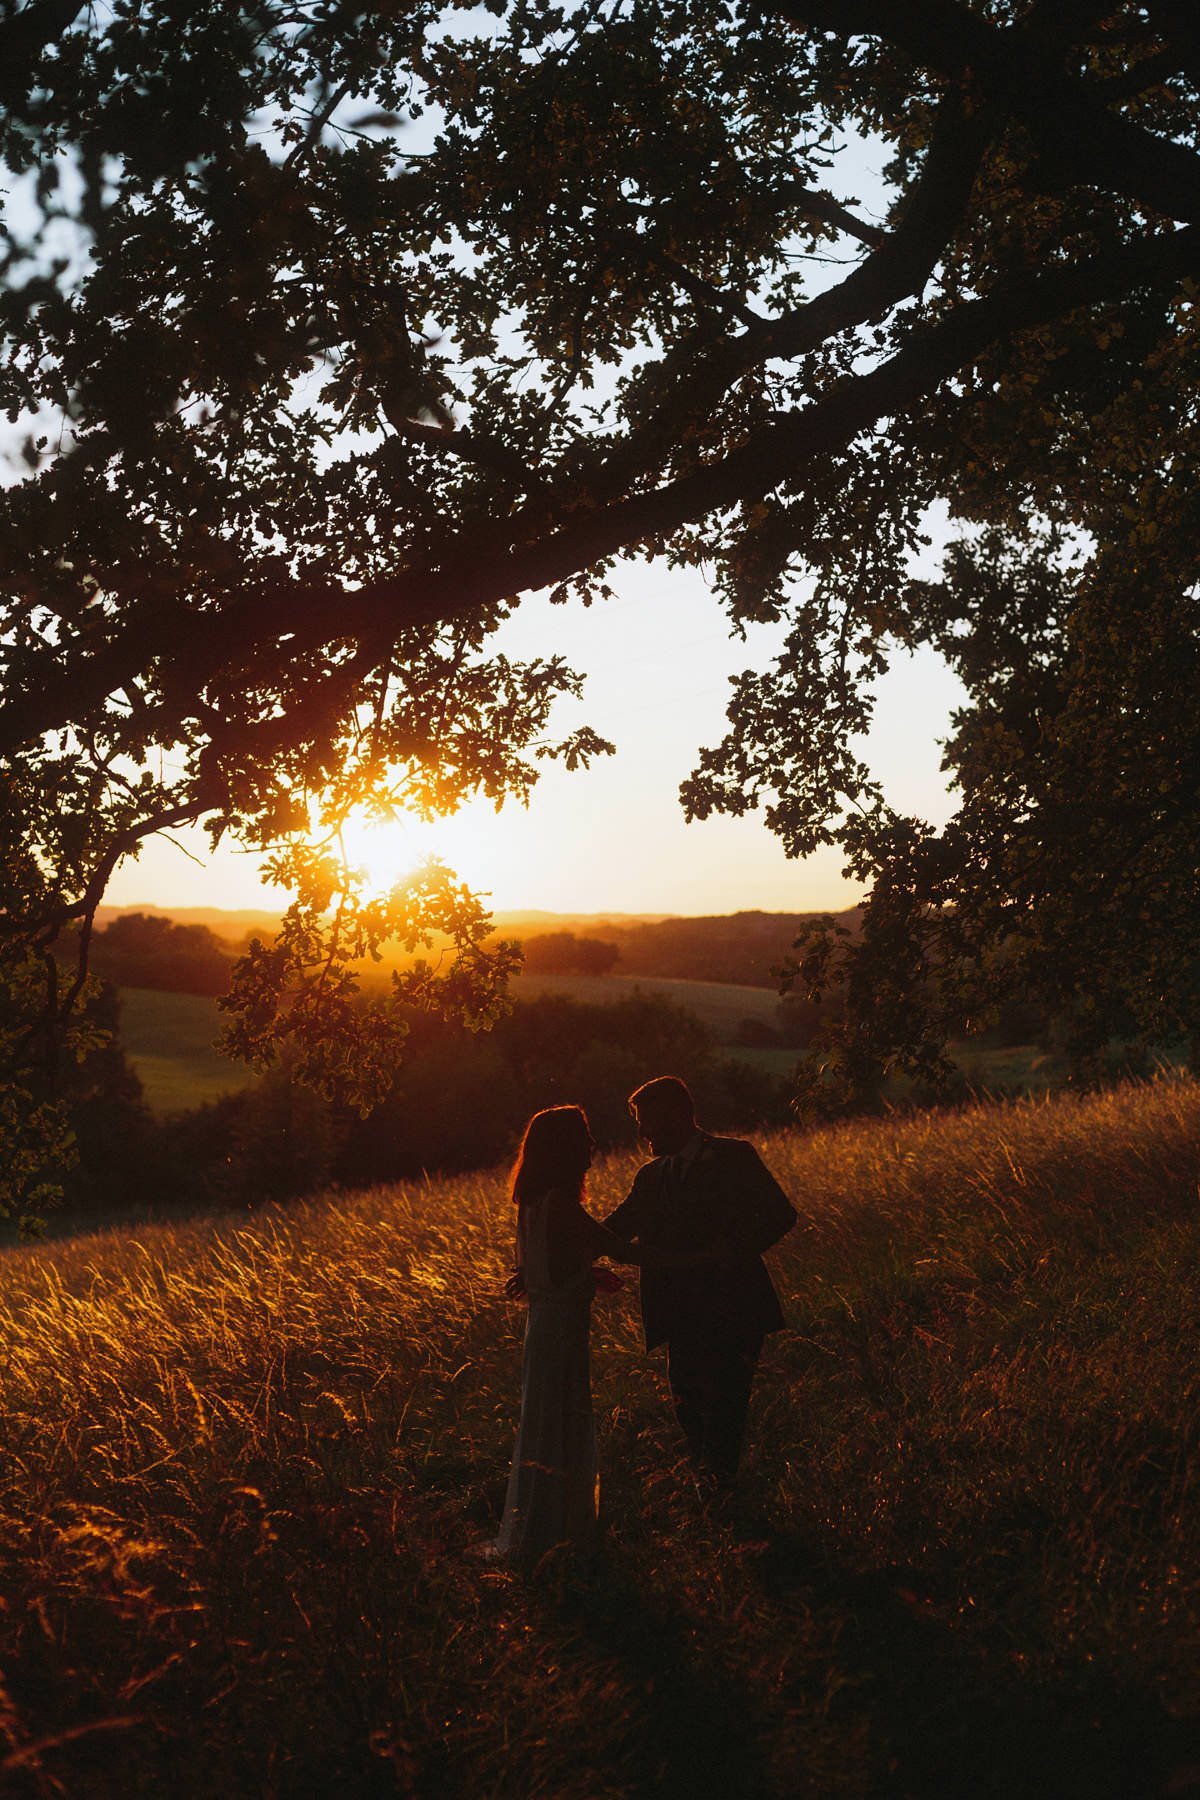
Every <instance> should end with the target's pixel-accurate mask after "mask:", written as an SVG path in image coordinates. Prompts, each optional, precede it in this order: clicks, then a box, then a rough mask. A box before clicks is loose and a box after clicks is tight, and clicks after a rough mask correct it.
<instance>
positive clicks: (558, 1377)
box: [496, 1194, 596, 1569]
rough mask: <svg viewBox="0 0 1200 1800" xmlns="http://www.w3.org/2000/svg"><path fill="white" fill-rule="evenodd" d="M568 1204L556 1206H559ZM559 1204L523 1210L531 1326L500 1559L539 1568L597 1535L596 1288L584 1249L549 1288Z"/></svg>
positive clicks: (535, 1203) (521, 1236)
mask: <svg viewBox="0 0 1200 1800" xmlns="http://www.w3.org/2000/svg"><path fill="white" fill-rule="evenodd" d="M563 1199H564V1197H563V1196H561V1195H560V1196H557V1200H558V1204H559V1205H560V1206H561V1205H562V1203H563ZM555 1200H556V1196H555V1195H553V1194H542V1195H539V1196H538V1197H537V1198H536V1199H535V1200H532V1201H530V1202H528V1203H527V1204H525V1205H524V1206H522V1207H521V1208H520V1212H519V1215H518V1222H517V1239H518V1249H519V1254H520V1261H521V1266H522V1268H523V1270H524V1275H525V1291H526V1293H527V1295H528V1297H529V1317H528V1320H527V1322H526V1326H525V1360H524V1367H523V1373H522V1379H521V1423H520V1426H519V1428H518V1431H517V1442H516V1447H515V1449H514V1451H513V1459H512V1468H511V1470H510V1471H509V1477H508V1492H507V1495H506V1497H505V1502H504V1517H503V1519H502V1520H501V1524H500V1534H499V1536H498V1538H497V1539H496V1550H497V1552H498V1554H500V1555H501V1556H505V1557H508V1558H511V1559H512V1560H513V1561H514V1562H516V1563H518V1564H520V1565H521V1566H522V1567H523V1568H527V1569H528V1568H532V1567H533V1566H534V1565H535V1564H536V1563H537V1562H538V1560H539V1559H540V1558H541V1557H542V1556H544V1555H545V1553H546V1551H547V1550H551V1549H553V1548H554V1547H555V1546H556V1545H558V1544H575V1545H580V1546H585V1547H586V1546H587V1545H588V1544H590V1543H591V1542H592V1539H593V1536H594V1534H595V1528H596V1431H595V1424H594V1421H593V1418H592V1388H591V1374H590V1369H589V1362H588V1336H589V1332H590V1328H591V1308H592V1295H593V1293H594V1291H595V1281H594V1278H593V1276H592V1267H591V1257H590V1255H589V1254H587V1252H586V1251H585V1250H584V1249H583V1247H582V1246H581V1247H580V1253H579V1254H578V1255H576V1256H574V1257H573V1259H572V1263H571V1266H570V1268H569V1270H568V1271H566V1273H565V1278H564V1279H562V1280H560V1281H559V1282H557V1283H556V1282H554V1281H552V1280H551V1278H550V1253H549V1243H548V1235H549V1230H550V1214H551V1210H552V1208H553V1207H554V1205H555Z"/></svg>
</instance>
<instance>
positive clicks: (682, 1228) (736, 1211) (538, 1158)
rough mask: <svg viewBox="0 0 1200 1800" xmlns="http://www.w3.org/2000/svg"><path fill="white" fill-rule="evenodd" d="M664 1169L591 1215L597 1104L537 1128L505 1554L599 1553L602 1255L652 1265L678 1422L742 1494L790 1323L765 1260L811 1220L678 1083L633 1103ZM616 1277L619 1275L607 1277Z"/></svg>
mask: <svg viewBox="0 0 1200 1800" xmlns="http://www.w3.org/2000/svg"><path fill="white" fill-rule="evenodd" d="M629 1107H630V1111H631V1112H632V1114H633V1116H634V1118H635V1120H636V1121H637V1128H638V1135H639V1137H641V1138H642V1139H643V1140H644V1141H645V1142H646V1143H647V1144H648V1145H649V1148H650V1151H651V1153H652V1156H653V1161H651V1162H648V1163H645V1164H643V1166H642V1167H641V1168H640V1169H639V1170H638V1172H637V1175H636V1177H635V1179H634V1183H633V1187H632V1188H631V1190H630V1193H629V1197H628V1198H627V1199H626V1200H624V1201H623V1202H622V1203H621V1205H620V1206H618V1207H617V1209H616V1211H615V1212H614V1213H611V1214H610V1215H609V1217H608V1218H607V1219H606V1220H605V1221H604V1223H603V1224H600V1223H598V1222H597V1220H595V1219H593V1218H592V1217H591V1215H590V1214H589V1213H588V1212H587V1211H586V1210H585V1208H584V1205H583V1191H584V1181H585V1178H586V1175H587V1171H588V1168H589V1166H590V1164H591V1160H592V1152H593V1151H594V1149H595V1144H594V1143H593V1141H592V1135H591V1132H590V1131H589V1129H588V1122H587V1115H586V1114H585V1113H584V1111H583V1109H582V1107H578V1106H555V1107H551V1108H549V1109H548V1110H547V1111H545V1112H539V1113H535V1114H534V1116H533V1118H532V1119H531V1120H530V1121H529V1125H528V1127H527V1129H526V1132H525V1137H524V1141H523V1143H522V1145H521V1150H520V1153H519V1155H518V1157H517V1163H516V1168H515V1170H514V1173H513V1200H514V1202H515V1204H516V1207H517V1264H518V1266H517V1270H516V1273H515V1274H514V1275H513V1277H512V1278H511V1280H510V1281H509V1283H508V1288H507V1291H508V1293H509V1294H510V1295H512V1296H513V1297H516V1296H522V1295H523V1296H525V1297H527V1298H528V1301H529V1318H528V1323H527V1325H526V1328H525V1361H524V1370H523V1375H522V1385H521V1423H520V1428H519V1430H518V1432H517V1442H516V1449H515V1450H514V1452H513V1460H512V1469H511V1472H510V1474H509V1478H508V1492H507V1496H506V1499H505V1504H504V1517H503V1520H502V1522H501V1525H500V1535H499V1537H498V1538H497V1540H496V1544H495V1553H496V1554H498V1555H500V1556H503V1557H507V1558H511V1559H512V1561H514V1562H515V1563H517V1564H519V1565H520V1566H521V1567H523V1568H531V1567H533V1566H534V1565H535V1564H536V1563H537V1562H538V1560H539V1559H540V1558H541V1557H542V1556H543V1555H544V1554H545V1553H546V1552H547V1551H548V1550H551V1549H553V1548H554V1547H555V1546H556V1545H559V1544H564V1543H569V1544H575V1545H583V1546H586V1545H587V1544H589V1543H590V1542H591V1540H592V1536H593V1533H594V1530H595V1524H596V1444H595V1432H594V1427H593V1423H592V1396H591V1384H590V1377H589V1371H588V1331H589V1326H590V1312H591V1303H592V1295H593V1293H594V1292H595V1290H596V1286H597V1276H598V1275H599V1279H600V1284H601V1285H603V1286H609V1285H611V1286H614V1287H616V1286H619V1285H620V1284H619V1282H617V1281H616V1279H615V1277H613V1276H611V1275H608V1274H607V1272H606V1271H599V1272H597V1271H594V1270H593V1268H592V1260H593V1258H594V1257H597V1256H603V1257H607V1258H609V1259H610V1260H611V1261H613V1262H627V1263H635V1264H637V1265H638V1266H639V1268H640V1269H641V1290H642V1321H643V1324H644V1326H645V1330H646V1348H647V1349H648V1350H653V1349H654V1348H655V1346H656V1345H658V1344H666V1346H667V1375H668V1380H669V1382H670V1388H671V1398H672V1401H673V1402H674V1406H675V1414H676V1417H677V1418H678V1420H679V1424H680V1427H681V1428H682V1431H683V1435H684V1438H685V1439H686V1442H687V1448H688V1453H689V1455H690V1457H691V1459H692V1462H693V1463H694V1465H695V1466H696V1469H697V1471H698V1472H699V1473H700V1474H701V1476H702V1477H703V1478H705V1479H706V1480H707V1481H708V1482H710V1483H712V1484H714V1485H715V1486H717V1487H718V1488H728V1487H729V1486H731V1485H732V1482H733V1478H734V1476H735V1474H736V1472H737V1465H738V1457H739V1455H740V1453H741V1446H742V1436H743V1433H744V1431H745V1425H746V1411H747V1408H748V1405H749V1401H750V1387H751V1383H752V1382H753V1379H754V1370H755V1366H756V1364H757V1362H758V1356H759V1351H760V1350H761V1348H762V1341H763V1338H764V1337H765V1336H766V1335H767V1334H768V1332H772V1331H778V1330H779V1329H780V1327H781V1326H782V1324H783V1315H782V1313H781V1312H780V1310H779V1302H778V1300H777V1299H776V1297H775V1290H774V1288H773V1287H772V1286H771V1280H770V1277H769V1275H768V1274H767V1271H766V1269H765V1268H764V1267H763V1262H762V1255H761V1253H762V1251H764V1250H766V1249H768V1248H769V1247H770V1246H771V1245H772V1244H774V1243H777V1242H778V1240H779V1239H780V1238H781V1237H783V1236H784V1234H785V1232H788V1231H790V1230H791V1228H792V1226H793V1225H794V1224H795V1222H796V1214H795V1212H794V1210H793V1208H792V1207H791V1205H790V1204H789V1202H788V1200H787V1198H786V1196H785V1195H784V1193H783V1191H782V1189H781V1188H780V1187H779V1185H778V1183H777V1182H776V1181H775V1179H774V1177H773V1176H772V1175H771V1174H770V1172H769V1171H768V1170H767V1168H766V1167H765V1166H764V1164H763V1162H762V1161H761V1159H760V1157H759V1155H758V1152H757V1151H756V1150H755V1149H754V1147H753V1145H751V1144H747V1143H743V1142H742V1141H741V1140H740V1139H738V1138H723V1137H713V1136H711V1135H710V1134H709V1133H708V1132H705V1131H701V1130H700V1128H699V1126H698V1125H697V1124H696V1114H695V1107H694V1105H693V1102H692V1096H691V1094H690V1092H689V1091H688V1088H687V1086H686V1084H685V1083H684V1082H682V1081H680V1080H678V1079H677V1078H676V1077H675V1076H673V1075H663V1076H660V1077H659V1078H658V1079H657V1080H655V1081H649V1082H647V1083H646V1085H645V1086H644V1087H640V1088H639V1089H638V1090H637V1092H636V1093H635V1094H633V1095H631V1096H630V1101H629ZM606 1277H607V1279H606Z"/></svg>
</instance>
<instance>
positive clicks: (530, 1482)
mask: <svg viewBox="0 0 1200 1800" xmlns="http://www.w3.org/2000/svg"><path fill="white" fill-rule="evenodd" d="M595 1147H596V1146H595V1144H594V1142H593V1141H592V1134H591V1131H590V1130H589V1129H588V1122H587V1115H586V1113H585V1112H584V1111H583V1108H582V1107H580V1106H552V1107H549V1108H547V1110H546V1111H545V1112H539V1113H535V1114H534V1115H533V1117H532V1119H530V1121H529V1124H528V1126H527V1127H526V1130H525V1137H524V1140H523V1141H522V1144H521V1148H520V1151H519V1153H518V1156H517V1161H516V1166H515V1167H514V1169H513V1182H512V1196H513V1201H514V1203H515V1204H516V1208H517V1263H518V1285H519V1286H520V1287H523V1289H524V1291H525V1293H526V1295H527V1296H528V1299H529V1319H528V1322H527V1324H526V1327H525V1361H524V1368H523V1373H522V1380H521V1423H520V1427H519V1429H518V1431H517V1442H516V1448H515V1450H514V1451H513V1459H512V1469H511V1471H510V1473H509V1477H508V1493H507V1496H506V1498H505V1502H504V1517H503V1520H502V1521H501V1524H500V1535H499V1537H498V1538H497V1540H496V1544H495V1552H496V1554H497V1555H500V1556H506V1557H511V1558H512V1559H513V1561H514V1562H516V1563H518V1564H520V1565H521V1566H522V1567H524V1568H531V1567H532V1566H533V1565H534V1564H535V1563H536V1562H537V1561H538V1559H539V1558H540V1557H541V1556H543V1555H544V1554H545V1552H546V1551H547V1550H550V1549H551V1548H553V1546H554V1545H556V1544H563V1543H569V1544H576V1545H581V1546H585V1547H586V1546H587V1545H588V1544H589V1543H590V1542H591V1540H592V1537H593V1534H594V1532H595V1526H596V1435H595V1427H594V1424H593V1421H592V1390H591V1379H590V1373H589V1368H588V1331H589V1328H590V1324H591V1306H592V1295H593V1293H594V1292H595V1289H596V1276H595V1274H594V1272H593V1269H592V1258H593V1257H595V1256H608V1257H611V1258H612V1259H613V1260H614V1261H618V1262H642V1261H645V1260H646V1259H647V1257H646V1253H644V1252H641V1251H638V1250H635V1249H634V1248H633V1247H632V1246H631V1245H629V1244H627V1243H624V1242H623V1241H622V1239H620V1238H618V1237H616V1236H614V1235H613V1233H612V1232H610V1231H606V1230H605V1229H604V1227H603V1225H599V1224H597V1222H596V1220H595V1219H593V1218H591V1217H590V1215H589V1214H588V1213H587V1212H586V1211H585V1210H584V1206H583V1184H584V1178H585V1176H586V1175H587V1171H588V1169H589V1167H590V1166H591V1161H592V1152H593V1151H594V1150H595ZM656 1260H665V1259H656ZM679 1260H680V1261H683V1260H685V1259H684V1258H680V1259H679ZM609 1280H610V1281H613V1278H612V1277H609ZM606 1285H607V1284H606ZM614 1285H619V1284H616V1283H615V1282H614Z"/></svg>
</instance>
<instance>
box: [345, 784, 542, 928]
mask: <svg viewBox="0 0 1200 1800" xmlns="http://www.w3.org/2000/svg"><path fill="white" fill-rule="evenodd" d="M522 816H523V815H522ZM510 820H511V814H510V813H506V814H505V815H504V816H503V818H502V817H501V816H499V815H497V813H496V811H495V808H494V807H492V806H490V805H489V804H488V803H487V802H486V801H480V800H476V801H473V802H470V803H469V804H468V805H466V806H464V807H462V808H461V809H460V811H458V812H457V813H454V814H452V815H451V816H450V817H448V818H443V819H420V818H418V817H417V816H416V815H415V814H414V813H406V812H397V813H395V814H394V815H393V816H392V817H391V818H382V819H381V818H371V817H369V816H368V815H367V814H366V812H365V811H357V810H356V811H355V812H352V813H351V815H350V817H349V818H348V819H347V821H346V824H345V826H344V827H343V830H342V844H343V846H344V848H345V853H346V858H347V861H348V862H349V863H350V864H351V865H352V866H353V867H354V868H356V869H359V870H361V871H362V875H363V880H364V883H365V886H366V888H367V890H368V892H370V893H373V894H385V893H387V892H388V891H389V890H390V889H391V888H393V887H395V885H396V883H397V882H399V881H403V880H404V879H405V878H406V877H407V876H409V875H411V874H412V873H413V872H414V870H416V869H419V868H420V866H421V864H422V863H424V862H426V861H428V859H429V858H430V857H437V858H438V859H439V860H440V861H441V862H444V863H446V864H447V865H448V866H449V867H450V868H451V869H453V870H454V872H455V874H456V875H458V876H459V877H461V879H462V880H463V881H465V882H467V883H468V884H469V885H470V886H472V887H473V888H474V889H476V891H478V892H480V893H483V894H487V895H489V896H491V897H492V899H493V903H498V904H501V905H505V904H512V903H513V902H512V900H511V899H510V898H509V891H510V890H511V891H512V892H513V893H514V894H516V893H517V889H518V888H519V875H518V871H517V870H516V869H514V866H513V865H514V860H515V861H517V862H519V861H520V860H521V859H520V853H519V851H517V849H516V846H515V845H514V843H513V841H512V837H511V830H510V828H509V827H510ZM518 898H519V896H518Z"/></svg>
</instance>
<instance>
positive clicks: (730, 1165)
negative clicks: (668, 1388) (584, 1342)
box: [604, 1132, 796, 1350]
mask: <svg viewBox="0 0 1200 1800" xmlns="http://www.w3.org/2000/svg"><path fill="white" fill-rule="evenodd" d="M700 1135H701V1138H702V1140H703V1141H702V1143H701V1146H700V1149H699V1150H698V1151H697V1152H696V1154H695V1157H694V1158H693V1159H692V1161H691V1162H690V1163H689V1164H688V1165H687V1167H686V1170H685V1172H684V1174H683V1177H682V1179H680V1178H679V1176H678V1175H677V1174H676V1173H675V1172H674V1167H673V1165H672V1164H670V1163H669V1161H668V1159H667V1158H666V1157H664V1156H657V1157H655V1159H654V1161H653V1162H648V1163H644V1164H643V1165H642V1167H641V1168H640V1169H639V1170H638V1172H637V1174H636V1176H635V1177H634V1182H633V1186H632V1188H631V1189H630V1191H629V1198H628V1199H627V1200H624V1201H622V1203H621V1205H620V1206H618V1208H617V1210H616V1211H615V1212H614V1213H610V1214H609V1216H608V1218H607V1219H605V1221H604V1223H605V1225H606V1226H607V1228H608V1229H609V1231H612V1232H615V1233H616V1235H617V1236H618V1237H621V1238H624V1239H625V1240H626V1242H630V1241H631V1240H632V1239H634V1238H636V1239H637V1240H638V1241H639V1243H641V1244H643V1245H645V1247H646V1248H647V1249H657V1250H703V1249H707V1248H708V1247H709V1246H710V1245H712V1246H713V1247H714V1248H715V1247H716V1246H717V1244H719V1243H724V1244H728V1245H729V1246H730V1256H729V1258H728V1259H724V1258H723V1259H722V1260H721V1261H720V1262H717V1263H712V1264H709V1265H707V1266H705V1267H703V1268H695V1269H650V1268H643V1270H642V1272H641V1278H642V1279H641V1287H642V1323H643V1325H644V1326H645V1328H646V1348H647V1349H648V1350H653V1349H654V1347H655V1345H656V1344H662V1343H666V1342H667V1341H668V1340H669V1339H671V1338H680V1337H684V1336H688V1337H692V1336H695V1335H696V1334H697V1333H703V1334H705V1335H709V1334H711V1335H712V1336H714V1337H720V1338H723V1339H726V1340H733V1341H736V1342H739V1343H748V1344H751V1343H755V1342H757V1341H758V1340H759V1339H761V1338H764V1337H766V1335H767V1333H768V1332H771V1331H778V1330H780V1328H781V1327H782V1325H783V1322H784V1320H783V1314H782V1312H781V1311H780V1308H779V1301H778V1299H777V1298H776V1294H775V1289H774V1288H773V1287H772V1286H771V1277H770V1276H769V1275H768V1274H767V1271H766V1269H765V1267H764V1266H763V1260H762V1252H763V1251H764V1250H768V1249H770V1247H771V1245H772V1244H775V1243H778V1241H779V1239H780V1238H781V1237H783V1236H784V1234H785V1232H788V1231H790V1230H791V1229H792V1226H793V1225H794V1224H795V1223H796V1213H795V1209H794V1208H793V1207H792V1205H791V1203H790V1201H789V1200H788V1198H787V1195H786V1194H785V1193H784V1191H783V1189H782V1188H781V1187H780V1185H779V1183H778V1182H777V1181H776V1180H775V1177H774V1176H773V1175H772V1174H771V1171H770V1170H769V1169H768V1168H767V1167H766V1165H765V1163H764V1162H763V1161H762V1158H761V1157H760V1156H759V1154H758V1151H757V1150H756V1149H755V1148H754V1145H753V1144H747V1143H745V1142H743V1140H742V1139H741V1138H726V1137H713V1136H711V1135H710V1134H709V1133H708V1132H701V1134H700Z"/></svg>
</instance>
